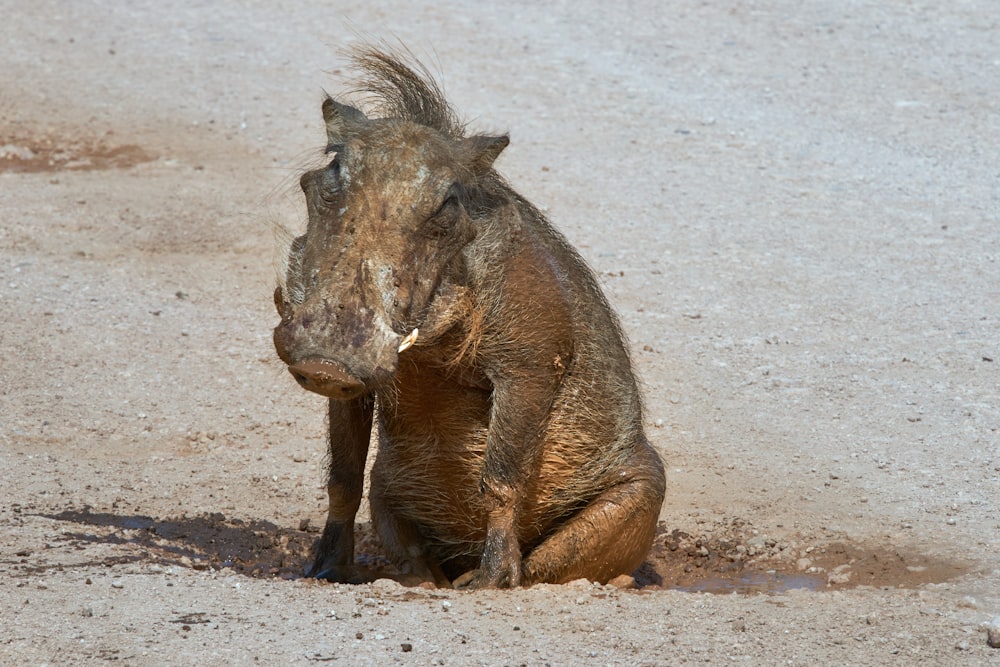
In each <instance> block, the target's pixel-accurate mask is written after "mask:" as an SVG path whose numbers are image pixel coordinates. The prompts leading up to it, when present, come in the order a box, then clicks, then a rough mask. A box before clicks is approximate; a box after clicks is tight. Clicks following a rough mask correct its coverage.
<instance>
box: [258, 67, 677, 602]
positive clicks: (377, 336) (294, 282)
mask: <svg viewBox="0 0 1000 667" xmlns="http://www.w3.org/2000/svg"><path fill="white" fill-rule="evenodd" d="M354 61H355V64H356V65H357V66H358V68H359V69H360V70H361V71H362V73H363V78H362V79H361V88H362V90H363V91H365V92H367V93H369V94H370V95H372V96H374V105H373V110H374V112H373V114H372V115H373V116H375V118H373V119H369V117H368V116H366V115H365V114H363V113H362V112H361V111H359V110H358V109H356V108H355V107H352V106H348V105H346V104H342V103H339V102H336V101H334V100H332V99H331V98H327V100H326V101H325V102H324V104H323V113H324V118H325V120H326V124H327V134H328V145H327V153H328V154H330V155H331V158H332V159H331V162H330V165H329V166H327V167H326V168H324V169H317V170H314V171H311V172H308V173H307V174H305V175H304V176H303V178H302V185H303V190H304V191H305V194H306V200H307V204H308V208H309V226H308V228H307V231H306V234H305V235H303V236H300V237H298V238H296V239H295V240H294V241H293V242H292V243H291V251H290V253H289V259H288V262H287V268H286V270H285V272H284V275H283V276H282V277H281V278H282V279H281V283H280V286H279V287H278V289H277V290H276V292H275V303H276V305H277V308H278V311H279V313H280V314H281V317H282V321H281V323H280V324H279V325H278V326H277V327H276V328H275V333H274V340H275V346H276V348H277V351H278V354H279V356H280V357H281V358H282V360H283V361H285V363H287V364H288V365H289V369H290V370H291V372H292V373H293V375H294V376H295V377H296V379H297V380H298V381H299V382H300V383H301V384H302V385H303V386H304V387H306V388H307V389H310V390H313V391H317V392H318V393H321V394H323V395H326V396H329V397H330V398H331V400H330V460H331V465H330V477H329V484H328V491H329V496H330V513H329V517H328V519H327V525H326V529H325V531H324V534H323V537H322V538H321V540H320V542H319V544H318V547H317V553H316V560H315V563H314V565H313V568H312V570H311V574H312V575H313V576H317V577H325V578H329V579H334V580H341V581H350V580H356V579H357V578H358V577H359V571H358V568H357V567H356V566H355V565H354V560H353V524H354V517H355V513H356V512H357V509H358V506H359V503H360V501H361V488H362V476H363V470H364V459H365V455H366V452H367V447H368V436H369V433H370V430H371V428H372V424H373V422H374V421H377V427H378V434H379V450H378V454H377V457H376V462H375V466H374V469H373V471H372V479H371V493H370V503H371V509H372V522H373V524H374V526H375V528H376V531H377V532H378V534H379V537H380V539H381V541H382V544H383V547H384V548H385V550H386V552H387V553H388V555H389V556H390V557H391V558H392V559H393V560H394V561H395V562H396V564H397V565H398V566H399V567H400V568H401V570H402V571H403V572H404V573H407V574H409V575H411V576H413V577H416V578H418V579H426V580H433V581H436V582H437V583H439V584H446V583H449V582H450V581H451V580H453V579H455V578H456V577H458V582H457V583H458V584H460V585H468V586H517V585H520V584H531V583H535V582H564V581H569V580H572V579H576V578H580V577H587V578H590V579H593V580H597V581H607V580H608V579H610V578H612V577H614V576H616V575H618V574H622V573H629V572H631V571H632V570H633V569H634V568H636V567H637V566H638V565H639V564H640V563H641V562H642V560H643V558H644V557H645V555H646V552H647V550H648V549H649V546H650V543H651V541H652V538H653V533H654V528H655V524H656V519H657V515H658V513H659V508H660V505H661V503H662V500H663V494H664V476H663V468H662V464H661V462H660V459H659V457H658V455H657V454H656V452H655V451H654V450H653V449H652V447H651V446H650V445H649V443H648V441H647V440H646V437H645V434H644V433H643V429H642V405H641V401H640V397H639V392H638V389H637V387H636V382H635V379H634V377H633V374H632V369H631V361H630V359H629V355H628V352H627V347H626V345H625V342H624V336H623V334H622V331H621V327H620V325H619V323H618V320H617V318H616V317H615V315H614V313H613V312H612V310H611V308H610V306H609V305H608V303H607V300H606V299H605V297H604V295H603V294H602V292H601V289H600V287H599V286H598V284H597V282H596V280H595V278H594V276H593V274H592V272H591V271H590V270H589V269H588V267H587V266H586V265H585V263H584V262H583V260H582V259H581V258H580V256H579V255H578V254H577V252H576V251H575V250H574V249H573V248H572V247H571V246H570V245H569V243H568V242H567V241H566V240H565V238H564V237H563V236H562V235H561V234H560V233H559V232H557V231H556V230H555V229H554V228H553V227H552V226H551V225H550V224H549V223H548V221H547V220H546V219H545V218H544V216H543V215H542V214H541V213H540V212H539V211H538V210H537V209H536V208H535V207H534V206H532V205H531V204H530V203H528V202H527V201H526V200H524V199H523V198H522V197H521V196H520V195H518V194H517V193H516V192H514V191H513V189H511V188H510V186H509V185H508V184H507V183H506V182H505V181H504V180H503V179H502V178H501V177H500V176H499V175H498V174H497V173H496V171H495V170H494V169H493V166H492V165H493V162H494V160H495V159H496V158H497V156H498V155H499V154H500V152H501V151H502V150H503V148H504V147H506V145H507V143H508V139H507V137H506V136H501V137H491V136H483V135H473V136H466V134H465V128H464V126H463V124H462V123H460V122H459V121H458V119H457V116H456V115H455V113H454V112H453V111H452V109H451V107H450V106H449V105H448V103H447V101H446V100H445V99H444V96H443V95H442V93H441V91H440V89H439V88H438V87H437V86H436V85H435V84H434V82H433V81H432V80H431V79H430V77H428V76H426V73H424V74H423V75H421V74H418V73H417V72H415V71H414V70H413V69H412V68H411V67H409V66H407V65H405V64H404V63H403V62H402V61H401V60H400V59H399V58H397V57H396V56H394V55H392V54H388V53H385V52H382V51H379V50H376V49H373V48H365V49H361V50H359V51H357V52H356V53H355V54H354ZM411 332H413V333H411ZM408 334H409V335H408ZM414 337H415V338H416V341H415V344H413V346H412V347H408V346H409V345H410V343H411V342H412V339H413V338H414ZM376 406H377V420H375V416H376ZM460 575H461V576H460Z"/></svg>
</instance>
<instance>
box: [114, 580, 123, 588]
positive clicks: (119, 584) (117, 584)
mask: <svg viewBox="0 0 1000 667" xmlns="http://www.w3.org/2000/svg"><path fill="white" fill-rule="evenodd" d="M111 588H125V584H123V583H122V581H121V579H115V580H114V581H112V582H111Z"/></svg>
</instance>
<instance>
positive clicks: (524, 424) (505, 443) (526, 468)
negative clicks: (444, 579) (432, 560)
mask: <svg viewBox="0 0 1000 667" xmlns="http://www.w3.org/2000/svg"><path fill="white" fill-rule="evenodd" d="M548 366H549V368H547V369H543V370H542V372H541V373H535V374H533V375H526V374H517V375H515V376H514V377H507V378H503V379H500V380H499V381H497V380H495V381H494V392H493V409H492V411H491V414H490V427H489V435H488V436H487V443H486V460H485V461H484V463H483V470H482V477H481V481H480V492H481V493H482V494H483V502H484V505H485V508H486V540H485V542H484V544H483V553H482V556H481V557H480V560H479V567H478V569H476V570H474V571H472V572H468V573H466V574H465V575H462V576H461V577H459V578H458V579H457V580H456V581H455V586H456V587H459V588H465V587H469V588H488V587H515V586H519V585H520V584H521V549H522V545H521V540H520V536H519V535H518V524H519V520H520V516H521V508H522V504H523V502H524V500H525V496H526V495H527V493H528V491H527V489H528V487H529V486H530V485H531V483H532V477H533V476H534V475H535V474H536V472H537V470H538V460H539V457H540V455H541V451H542V447H543V442H542V440H541V435H542V433H543V432H544V430H545V424H546V422H547V420H548V417H549V411H550V409H551V405H552V400H553V397H554V396H555V391H556V387H557V386H558V382H559V379H560V377H561V374H562V368H561V367H558V368H557V367H556V365H555V364H553V363H552V362H551V361H550V362H549V364H548Z"/></svg>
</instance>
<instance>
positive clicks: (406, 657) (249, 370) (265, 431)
mask: <svg viewBox="0 0 1000 667" xmlns="http://www.w3.org/2000/svg"><path fill="white" fill-rule="evenodd" d="M29 4H30V8H29ZM485 4H486V3H475V2H458V1H456V2H441V3H436V4H435V5H434V6H433V7H429V8H418V7H416V6H415V5H413V4H412V3H403V2H399V3H390V2H387V3H369V4H362V5H358V3H336V2H313V3H291V2H280V1H274V0H271V1H268V2H240V3H238V2H235V1H233V0H224V1H220V2H214V3H207V4H206V3H198V2H184V3H154V2H131V3H96V2H95V3H91V2H56V1H46V0H38V1H36V2H32V3H27V4H26V3H23V2H15V1H13V0H4V1H3V2H0V16H3V21H2V24H0V35H2V39H3V41H2V44H3V46H2V50H0V86H2V87H0V91H2V94H0V307H2V310H3V313H4V317H3V318H2V321H0V397H2V399H0V488H2V489H3V503H2V507H0V615H2V616H0V617H2V618H3V623H0V663H2V664H5V665H6V664H10V665H14V664H18V665H20V664H93V663H101V662H106V661H107V662H117V663H119V664H133V665H164V664H178V665H180V664H207V663H209V662H212V663H216V664H312V663H314V662H334V663H337V664H397V663H398V664H413V665H426V664H446V665H448V664H450V665H465V664H486V665H504V664H509V665H521V664H526V665H545V664H551V665H564V664H574V665H591V664H593V665H605V664H616V665H638V664H644V665H671V664H686V663H707V664H778V663H781V664H788V665H814V664H855V665H865V664H871V665H881V664H899V665H903V664H916V663H918V662H919V663H923V664H934V665H951V664H956V665H977V664H982V665H986V664H994V665H995V664H998V662H1000V649H992V648H990V647H989V646H988V645H987V625H988V624H989V623H990V622H991V621H992V619H994V618H995V617H997V616H1000V432H998V429H1000V315H998V313H1000V213H998V212H1000V166H998V165H1000V97H998V94H997V91H1000V23H998V14H997V12H996V11H995V10H996V7H995V5H994V3H992V2H990V1H988V0H979V1H977V0H969V1H967V2H961V3H930V2H926V3H925V2H906V3H903V2H893V3H881V2H868V1H865V0H859V1H857V2H848V3H844V2H820V1H817V2H808V3H800V2H791V1H787V2H782V1H780V0H761V1H759V2H753V3H702V2H694V1H688V0H681V1H679V2H673V3H668V4H666V5H664V4H662V3H655V2H625V3H620V4H618V5H615V6H614V11H611V10H610V9H609V6H608V5H607V4H606V3H597V2H590V1H586V2H574V3H569V2H565V3H531V2H511V3H505V4H504V7H503V9H499V8H497V9H491V8H488V7H486V6H485ZM543 4H544V5H546V6H545V7H544V8H542V5H543ZM359 35H371V36H375V37H387V38H391V39H396V38H398V39H399V40H402V41H403V42H405V43H406V44H407V45H409V46H410V47H411V48H412V49H413V51H414V52H415V53H417V54H418V55H419V56H420V57H421V58H422V59H424V60H425V61H426V62H427V63H428V64H429V65H430V66H431V68H432V69H433V70H434V71H436V72H439V73H440V77H441V80H442V82H443V85H444V87H445V89H446V91H447V92H448V94H449V96H450V97H451V98H452V100H453V102H454V103H455V105H456V107H457V108H459V109H460V110H461V111H462V112H463V113H464V114H465V115H466V117H467V118H468V119H469V120H470V121H471V122H472V125H473V126H474V127H477V128H479V129H482V130H485V131H496V130H509V131H510V132H511V136H512V144H511V146H510V148H509V149H508V150H507V151H506V152H505V153H504V155H503V156H502V158H501V160H500V162H499V163H498V167H499V168H500V170H501V171H502V172H503V173H504V174H505V175H506V176H507V177H508V178H509V180H510V181H511V182H512V183H514V184H515V186H517V187H518V188H519V189H520V190H521V191H522V193H523V194H525V195H526V196H528V197H529V198H530V199H531V200H532V201H534V202H535V203H536V204H537V205H539V206H541V207H542V208H543V209H544V210H546V211H547V212H548V213H549V215H550V216H551V218H552V219H553V220H554V222H555V223H556V224H557V225H558V226H559V227H560V228H561V229H562V230H563V231H564V232H565V233H566V234H567V236H568V237H569V238H570V239H571V240H572V241H573V242H574V243H576V244H577V245H578V246H579V247H580V248H581V250H582V252H583V253H584V255H585V256H586V257H587V259H588V260H589V261H590V262H591V263H592V265H593V266H594V268H595V269H596V270H597V271H598V272H599V273H600V274H601V276H602V280H603V281H604V283H605V285H606V287H607V290H608V292H609V295H610V297H611V299H612V301H613V302H614V304H615V306H616V307H617V308H618V310H619V311H620V313H621V316H622V319H623V322H624V324H625V327H626V329H627V331H628V334H629V336H630V338H631V341H632V345H633V348H634V351H635V360H636V365H637V370H638V372H639V374H640V376H641V377H642V379H643V383H644V387H645V393H646V397H647V403H648V421H649V428H648V431H649V434H650V437H651V439H652V441H653V442H654V444H655V445H656V446H657V447H658V448H659V449H660V451H661V452H662V454H663V457H664V460H665V461H666V464H667V473H668V484H669V489H668V496H667V500H666V503H665V504H664V507H663V512H662V516H661V519H662V522H663V523H662V530H661V534H660V535H659V536H658V538H657V542H656V544H655V545H654V549H653V551H652V552H651V554H650V559H649V563H648V564H647V565H646V566H644V568H643V570H642V571H641V572H640V573H639V577H638V578H639V584H640V585H644V586H645V587H644V588H641V589H639V590H618V589H613V588H607V587H601V586H595V585H591V584H589V583H586V582H577V583H576V584H571V585H567V586H563V587H551V586H539V587H535V588H532V589H527V590H515V591H498V592H472V593H470V592H456V591H444V590H427V589H419V588H418V589H407V588H402V587H400V586H399V585H397V584H396V583H394V582H392V581H390V580H379V581H376V582H375V583H373V584H368V585H359V586H348V585H334V584H326V583H317V582H314V581H311V580H306V579H302V578H301V576H300V573H301V571H302V568H303V567H304V566H305V564H306V558H307V556H306V553H307V550H308V548H309V546H310V544H311V543H312V541H313V540H314V539H315V538H316V536H317V533H316V532H315V531H316V527H317V526H320V525H322V522H323V518H324V510H325V497H324V491H323V488H322V486H323V472H322V467H323V449H324V442H323V432H324V423H323V401H322V399H320V398H319V397H316V396H313V395H309V394H307V393H306V392H304V391H302V390H300V389H299V388H298V387H297V386H295V384H294V383H293V381H292V380H291V378H290V377H289V376H288V374H287V373H286V372H285V370H284V369H283V368H282V365H281V364H280V362H278V361H277V359H276V358H275V355H274V353H273V349H272V347H271V343H270V329H271V327H272V326H273V325H274V324H275V321H276V316H275V314H274V312H273V306H272V304H271V291H272V289H273V284H274V276H273V269H272V250H271V248H272V238H271V233H270V231H269V227H270V224H271V223H272V222H274V221H276V220H278V221H282V222H286V223H291V224H294V223H295V221H297V220H301V218H302V215H303V206H302V204H301V202H300V198H299V196H298V194H297V193H296V191H295V184H296V181H297V174H298V173H299V172H300V170H301V169H302V168H303V167H305V166H307V165H309V164H311V163H313V162H314V161H315V159H316V157H317V155H318V153H319V149H320V148H321V147H322V144H323V141H324V136H323V129H322V124H321V120H320V117H319V103H320V101H321V99H322V90H323V89H327V90H330V91H331V92H336V91H338V90H340V89H341V88H342V86H343V82H342V79H341V75H342V74H346V72H341V71H340V70H338V69H337V68H338V67H342V66H343V62H344V61H343V59H342V58H341V57H340V56H339V55H338V50H339V49H341V48H342V47H344V46H347V45H350V44H351V43H354V42H356V41H358V39H359ZM365 530H366V527H365V526H362V538H363V543H362V548H361V549H360V552H361V553H360V554H359V557H360V558H362V559H366V560H367V561H369V562H370V563H372V564H374V565H376V566H377V565H378V564H379V563H380V560H379V556H378V550H377V545H376V544H374V543H372V542H371V541H370V540H369V539H368V538H367V533H366V532H365ZM704 590H710V591H714V592H701V591H704ZM720 592H721V594H720ZM997 622H998V623H1000V620H998V621H997Z"/></svg>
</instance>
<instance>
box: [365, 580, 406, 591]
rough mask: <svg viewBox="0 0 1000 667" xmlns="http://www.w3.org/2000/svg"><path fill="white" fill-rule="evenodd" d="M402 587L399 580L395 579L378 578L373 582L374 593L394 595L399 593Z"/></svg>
mask: <svg viewBox="0 0 1000 667" xmlns="http://www.w3.org/2000/svg"><path fill="white" fill-rule="evenodd" d="M400 588H402V586H400V584H399V582H398V581H395V580H393V579H376V580H375V581H373V582H372V593H377V594H379V595H392V594H394V593H398V592H399V589H400Z"/></svg>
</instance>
